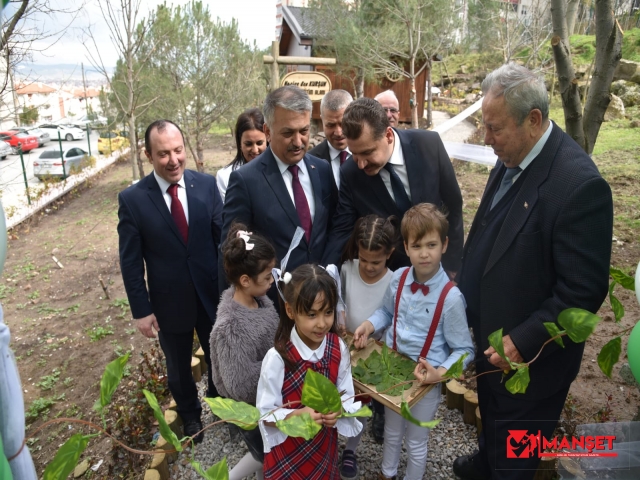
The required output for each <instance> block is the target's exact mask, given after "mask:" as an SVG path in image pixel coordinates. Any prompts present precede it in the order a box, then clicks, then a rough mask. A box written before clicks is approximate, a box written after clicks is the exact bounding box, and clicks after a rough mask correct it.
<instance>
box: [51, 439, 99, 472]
mask: <svg viewBox="0 0 640 480" xmlns="http://www.w3.org/2000/svg"><path fill="white" fill-rule="evenodd" d="M90 438H91V437H88V436H85V435H82V434H81V433H76V434H75V435H72V436H71V438H69V440H67V441H66V442H65V443H64V445H62V447H60V450H58V453H56V456H55V457H54V459H53V460H52V461H51V462H50V463H49V465H47V468H45V470H44V474H43V476H42V479H43V480H64V479H65V478H67V477H68V476H69V474H70V473H71V472H72V471H73V469H74V468H75V466H76V464H77V463H78V459H79V458H80V455H82V452H84V450H85V448H87V444H88V443H89V439H90Z"/></svg>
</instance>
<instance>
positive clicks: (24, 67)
mask: <svg viewBox="0 0 640 480" xmlns="http://www.w3.org/2000/svg"><path fill="white" fill-rule="evenodd" d="M84 73H85V78H86V81H87V85H88V86H89V85H91V86H94V85H103V84H104V83H105V79H104V76H103V75H102V74H101V73H99V72H97V71H96V70H95V69H94V68H93V67H92V66H91V65H87V64H85V66H84ZM112 73H113V68H112V69H110V70H109V74H112ZM15 75H16V77H17V78H18V79H24V80H29V81H32V82H43V83H56V84H62V83H65V84H69V85H77V86H79V85H81V84H82V68H81V66H80V64H79V63H78V64H75V65H74V64H68V63H59V64H51V65H39V64H35V63H22V64H20V65H19V66H18V67H17V68H16V70H15Z"/></svg>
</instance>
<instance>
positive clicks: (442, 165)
mask: <svg viewBox="0 0 640 480" xmlns="http://www.w3.org/2000/svg"><path fill="white" fill-rule="evenodd" d="M395 132H396V133H397V134H398V137H399V138H400V145H401V147H402V153H403V155H404V161H405V165H406V167H407V173H408V176H409V189H410V190H411V203H412V205H417V204H418V203H425V202H426V203H433V204H435V205H437V206H438V207H444V208H443V209H444V210H446V211H447V212H448V217H447V219H448V220H449V246H448V248H447V252H446V253H445V254H444V256H443V258H442V264H443V266H444V268H445V269H446V270H449V271H458V269H459V267H460V260H461V257H462V245H463V242H464V230H463V228H462V195H461V193H460V187H459V186H458V180H457V179H456V174H455V172H454V171H453V166H452V165H451V160H450V159H449V156H448V155H447V152H446V150H445V149H444V145H443V143H442V140H441V139H440V135H438V134H437V133H435V132H428V131H425V130H395ZM404 213H405V212H403V211H400V210H399V209H398V206H397V205H396V203H395V202H394V200H393V198H391V195H389V191H388V190H387V188H386V187H385V185H384V182H383V181H382V178H381V177H380V175H373V176H369V175H367V174H366V173H364V171H362V170H360V169H359V168H358V165H357V164H356V162H353V161H350V162H344V164H343V165H342V166H341V167H340V199H339V202H338V212H337V214H336V219H335V222H334V224H333V227H332V229H331V235H330V237H329V245H328V246H327V250H326V252H325V257H324V260H323V263H327V264H328V263H334V264H336V265H337V264H338V263H339V261H340V257H341V255H342V250H343V248H344V246H345V244H346V243H347V240H348V239H349V237H350V235H351V233H352V232H353V227H354V225H355V223H356V220H358V218H360V217H364V216H365V215H369V214H377V215H379V216H381V217H383V218H387V217H389V216H391V215H395V216H396V217H398V220H402V217H403V215H404ZM404 251H405V250H404V247H403V246H402V244H401V243H400V244H398V245H397V246H396V251H395V252H394V254H393V256H392V257H391V261H390V264H389V268H391V269H392V270H396V269H398V268H400V267H403V266H409V258H408V257H407V256H406V255H405V253H404Z"/></svg>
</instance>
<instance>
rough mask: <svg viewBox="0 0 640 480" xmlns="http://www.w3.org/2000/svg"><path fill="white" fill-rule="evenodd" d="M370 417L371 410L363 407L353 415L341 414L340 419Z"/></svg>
mask: <svg viewBox="0 0 640 480" xmlns="http://www.w3.org/2000/svg"><path fill="white" fill-rule="evenodd" d="M371 415H373V414H372V413H371V409H370V408H369V407H367V406H366V405H365V406H364V407H362V408H360V409H359V410H356V411H355V412H353V413H348V412H342V414H341V415H340V417H343V418H346V417H370V416H371Z"/></svg>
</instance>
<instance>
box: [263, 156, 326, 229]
mask: <svg viewBox="0 0 640 480" xmlns="http://www.w3.org/2000/svg"><path fill="white" fill-rule="evenodd" d="M271 153H273V150H272V151H271ZM273 158H275V159H276V163H277V164H278V168H279V169H280V173H281V174H282V179H283V180H284V185H285V187H287V191H288V192H289V196H290V197H291V201H292V202H293V205H294V206H295V204H296V202H295V200H294V199H293V184H292V183H293V174H292V173H291V172H290V171H289V167H290V165H287V164H286V163H284V162H283V161H282V160H280V159H279V158H278V157H277V155H276V154H275V153H273ZM297 165H298V178H299V179H300V185H302V190H304V196H305V197H307V203H308V204H309V212H311V222H312V223H313V220H314V218H315V215H316V200H315V197H314V196H313V187H312V186H311V178H310V177H309V172H308V171H307V164H306V163H304V159H302V160H300V161H299V162H298V163H297Z"/></svg>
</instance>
